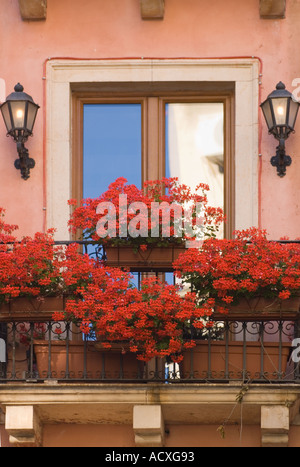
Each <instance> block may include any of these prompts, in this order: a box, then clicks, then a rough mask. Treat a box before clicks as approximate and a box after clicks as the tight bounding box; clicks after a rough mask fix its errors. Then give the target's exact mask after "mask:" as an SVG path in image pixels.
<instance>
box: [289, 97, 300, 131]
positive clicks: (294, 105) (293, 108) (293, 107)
mask: <svg viewBox="0 0 300 467" xmlns="http://www.w3.org/2000/svg"><path fill="white" fill-rule="evenodd" d="M298 110H299V103H298V102H295V101H293V100H292V99H291V100H290V113H289V122H288V124H289V126H290V127H291V128H294V126H295V123H296V118H297V114H298Z"/></svg>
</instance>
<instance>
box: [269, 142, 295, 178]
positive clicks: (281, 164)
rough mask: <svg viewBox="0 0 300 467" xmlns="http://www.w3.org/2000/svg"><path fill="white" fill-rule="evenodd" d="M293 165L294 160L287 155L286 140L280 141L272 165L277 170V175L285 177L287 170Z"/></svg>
mask: <svg viewBox="0 0 300 467" xmlns="http://www.w3.org/2000/svg"><path fill="white" fill-rule="evenodd" d="M291 163H292V158H291V157H290V156H288V155H286V153H285V144H284V140H280V143H279V145H278V146H277V147H276V155H275V156H273V157H271V164H272V166H273V167H276V168H277V175H279V177H284V176H285V173H286V168H287V167H289V166H290V165H291Z"/></svg>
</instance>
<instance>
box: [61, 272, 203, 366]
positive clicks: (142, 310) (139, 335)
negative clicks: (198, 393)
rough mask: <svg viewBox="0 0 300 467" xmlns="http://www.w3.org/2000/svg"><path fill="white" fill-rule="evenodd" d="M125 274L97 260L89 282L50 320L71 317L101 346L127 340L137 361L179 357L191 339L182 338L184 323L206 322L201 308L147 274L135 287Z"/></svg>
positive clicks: (192, 298)
mask: <svg viewBox="0 0 300 467" xmlns="http://www.w3.org/2000/svg"><path fill="white" fill-rule="evenodd" d="M131 280H132V277H131V275H130V274H129V273H127V272H124V271H121V270H120V269H118V268H108V267H106V266H104V265H99V267H97V268H95V270H94V271H93V275H92V281H91V282H90V283H89V284H88V285H87V286H86V287H85V288H79V289H78V290H77V292H78V297H77V298H74V299H73V300H68V302H67V305H66V311H65V312H64V313H55V314H54V319H55V320H56V321H60V320H73V321H75V322H76V323H77V324H79V326H80V329H81V331H82V332H83V333H84V334H86V335H88V336H94V337H95V338H96V339H97V340H98V341H100V342H101V343H102V345H103V346H104V347H107V348H110V347H111V345H112V343H116V342H122V343H124V342H125V343H127V344H128V346H129V350H130V351H131V352H135V353H136V354H137V358H138V359H140V360H144V361H148V360H150V359H151V358H153V357H167V356H168V357H170V358H171V360H173V361H175V362H179V361H181V360H182V358H183V356H182V353H183V351H184V350H185V349H187V348H190V347H193V346H194V345H195V342H194V341H192V340H189V341H186V339H185V332H186V328H187V327H189V326H191V323H192V322H193V325H194V326H195V327H197V328H203V327H204V326H205V320H204V319H203V317H204V313H203V310H201V309H199V308H198V306H197V305H196V304H195V296H194V294H192V293H186V294H184V295H180V293H179V292H180V291H179V288H178V287H177V286H174V285H170V284H167V283H165V282H162V281H160V280H158V279H157V278H154V277H150V278H147V279H145V280H143V282H142V285H141V288H140V289H137V288H136V287H134V286H133V285H132V283H131Z"/></svg>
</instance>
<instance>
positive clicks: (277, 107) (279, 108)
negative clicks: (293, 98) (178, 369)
mask: <svg viewBox="0 0 300 467" xmlns="http://www.w3.org/2000/svg"><path fill="white" fill-rule="evenodd" d="M272 103H273V110H274V116H275V121H276V125H286V115H287V103H288V99H287V98H285V97H279V98H276V99H272Z"/></svg>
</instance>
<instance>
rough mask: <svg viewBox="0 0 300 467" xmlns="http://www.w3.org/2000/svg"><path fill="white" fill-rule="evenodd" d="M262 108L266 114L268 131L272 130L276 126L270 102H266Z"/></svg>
mask: <svg viewBox="0 0 300 467" xmlns="http://www.w3.org/2000/svg"><path fill="white" fill-rule="evenodd" d="M261 108H262V111H263V113H264V117H265V119H266V122H267V125H268V129H269V130H271V129H272V128H273V126H274V121H273V116H272V112H271V105H270V101H269V100H266V101H265V102H264V103H263V104H262V106H261Z"/></svg>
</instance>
